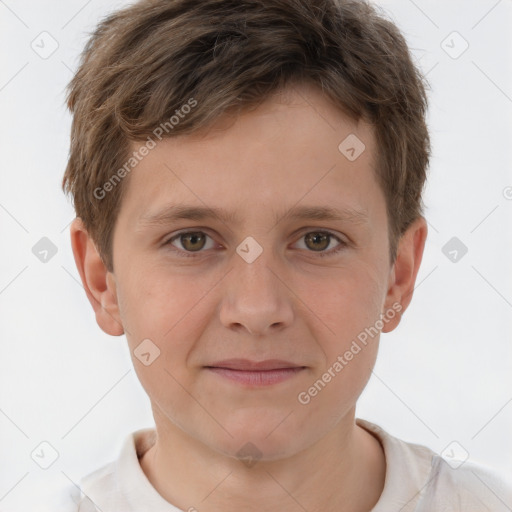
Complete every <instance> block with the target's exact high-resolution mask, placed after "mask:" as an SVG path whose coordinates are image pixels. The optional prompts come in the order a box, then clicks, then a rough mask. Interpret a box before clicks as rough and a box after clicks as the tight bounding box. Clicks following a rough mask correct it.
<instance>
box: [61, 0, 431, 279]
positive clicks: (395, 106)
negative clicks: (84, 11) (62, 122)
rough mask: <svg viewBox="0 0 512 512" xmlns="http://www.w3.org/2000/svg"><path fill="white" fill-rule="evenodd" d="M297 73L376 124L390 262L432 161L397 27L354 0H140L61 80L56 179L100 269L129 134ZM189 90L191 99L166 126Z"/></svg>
mask: <svg viewBox="0 0 512 512" xmlns="http://www.w3.org/2000/svg"><path fill="white" fill-rule="evenodd" d="M305 82H308V83H313V84H315V85H316V86H317V87H318V88H319V89H320V90H321V91H322V93H323V94H324V95H325V96H326V97H327V98H328V99H329V100H330V101H332V102H333V103H334V104H335V105H336V106H337V107H339V108H340V109H341V110H342V111H343V112H345V113H346V114H347V115H348V116H350V118H352V119H354V120H355V121H358V120H359V119H360V118H363V119H364V120H365V121H367V122H369V123H370V124H371V125H372V126H373V130H374V134H375V138H376V143H377V153H378V155H376V175H377V180H378V182H379V185H380V186H381V188H382V190H383V193H384V195H385V198H386V206H387V212H388V225H389V241H390V253H389V256H390V259H391V262H394V261H395V258H396V250H397V246H398V240H399V238H400V236H401V235H402V234H403V232H404V231H405V230H406V229H407V227H408V226H409V225H410V224H411V222H413V221H414V220H415V219H416V218H418V217H419V216H421V215H423V203H422V198H421V194H422V189H423V185H424V182H425V179H426V169H427V166H428V161H429V158H430V139H429V134H428V130H427V126H426V122H425V113H426V109H427V96H426V92H425V89H426V86H427V82H426V79H425V77H424V76H422V75H421V73H420V72H419V70H418V69H417V68H416V66H415V65H414V64H413V62H412V59H411V55H410V53H409V49H408V47H407V44H406V42H405V39H404V37H403V36H402V34H401V33H400V31H399V29H398V28H397V27H396V26H395V24H394V23H393V22H391V21H390V20H388V19H387V18H386V17H385V16H384V15H382V13H379V12H377V8H376V7H374V6H372V5H370V4H369V3H368V2H366V1H363V0H355V1H354V0H200V1H197V0H145V1H139V2H138V3H136V4H134V5H131V6H129V7H127V8H124V9H122V10H120V11H117V12H115V13H113V14H111V15H109V16H108V17H106V18H104V19H103V20H102V21H101V22H100V23H99V25H98V26H97V27H96V29H95V31H94V32H93V33H92V35H91V37H90V39H89V40H88V42H87V44H86V47H85V49H84V51H83V53H82V57H81V61H80V65H79V68H78V71H77V72H76V74H75V76H74V77H73V79H72V80H71V82H70V84H69V86H68V97H67V105H68V107H69V109H70V111H71V112H72V114H73V123H72V129H71V146H70V155H69V161H68V164H67V168H66V171H65V174H64V178H63V182H62V188H63V190H64V191H65V192H67V193H71V194H72V196H73V200H74V206H75V209H76V214H77V216H78V217H80V218H81V219H82V221H83V222H84V225H85V227H86V229H87V230H88V232H89V234H90V236H91V237H92V238H93V240H94V241H95V244H96V246H97V248H98V251H99V253H100V255H101V257H102V259H103V261H104V263H105V265H106V266H107V268H108V269H109V270H110V271H113V255H112V233H113V228H114V225H115V222H116V217H117V213H118V211H119V207H120V205H121V200H122V193H123V189H124V187H125V186H126V181H127V180H126V179H123V180H121V179H120V177H121V174H122V176H124V175H126V173H127V172H129V169H127V168H126V162H127V160H129V159H130V156H131V155H130V147H131V145H132V143H133V142H136V141H143V140H147V141H148V142H149V140H150V139H151V134H154V133H155V128H156V127H158V126H166V127H168V128H169V129H166V133H165V135H164V136H165V137H171V136H176V135H183V134H188V133H192V132H195V131H198V130H199V129H201V128H205V127H207V126H209V125H210V124H211V123H213V122H214V121H215V120H216V119H218V117H219V116H220V115H221V114H224V113H228V112H233V111H235V112H242V111H244V110H245V109H249V108H252V107H254V106H257V105H258V104H260V103H262V102H263V101H264V100H265V99H267V98H268V97H269V96H271V95H272V93H274V92H276V91H278V90H279V89H280V88H283V87H285V86H287V85H291V84H294V83H295V84H300V83H305ZM191 98H192V99H193V100H194V101H195V102H196V103H195V108H193V109H192V108H189V109H188V113H187V115H184V116H180V119H179V122H178V123H175V124H174V123H170V122H169V120H170V119H171V118H172V117H173V116H174V117H176V114H177V113H178V112H180V110H179V109H180V108H181V107H182V105H184V104H187V102H188V103H190V99H191ZM340 142H341V141H340ZM132 158H133V157H132ZM122 166H124V167H122ZM122 168H124V169H125V171H126V172H124V173H120V174H119V175H118V178H119V182H118V183H117V182H115V183H112V181H111V178H112V176H113V174H114V173H115V172H116V170H119V171H121V169H122ZM109 180H110V184H111V185H110V186H109V187H108V189H109V193H108V194H105V197H101V198H98V193H97V192H95V191H97V190H99V189H101V190H103V189H102V188H101V187H103V186H104V185H105V184H106V183H108V182H109Z"/></svg>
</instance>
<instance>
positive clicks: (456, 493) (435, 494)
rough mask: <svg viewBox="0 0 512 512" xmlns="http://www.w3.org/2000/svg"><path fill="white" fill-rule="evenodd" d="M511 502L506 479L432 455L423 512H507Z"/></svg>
mask: <svg viewBox="0 0 512 512" xmlns="http://www.w3.org/2000/svg"><path fill="white" fill-rule="evenodd" d="M511 499H512V482H511V481H510V478H506V477H505V476H504V475H501V474H499V473H498V472H496V471H495V470H493V469H491V468H488V467H486V466H484V465H481V464H477V463H475V462H472V461H466V462H463V463H462V462H461V465H460V466H458V465H456V464H449V463H448V462H446V461H445V460H444V459H443V458H442V457H441V456H439V455H437V454H434V455H433V456H432V470H431V472H430V475H429V480H428V482H427V485H426V487H425V489H424V491H423V492H422V501H421V503H422V505H423V508H424V509H425V510H430V509H432V510H440V511H443V510H447V511H448V510H457V511H458V510H460V511H468V512H469V511H472V510H474V511H485V510H490V511H491V510H492V511H493V512H500V511H510V508H509V505H511V504H512V501H511ZM423 508H422V509H420V510H423Z"/></svg>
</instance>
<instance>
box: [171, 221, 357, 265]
mask: <svg viewBox="0 0 512 512" xmlns="http://www.w3.org/2000/svg"><path fill="white" fill-rule="evenodd" d="M187 233H203V234H205V235H206V236H207V237H209V238H210V239H212V240H213V241H214V242H215V239H214V237H213V236H212V235H210V234H209V229H208V228H202V227H192V228H184V229H181V230H179V231H175V232H173V233H172V235H171V236H169V237H168V238H166V239H165V240H164V242H163V243H162V245H163V246H170V247H171V250H172V251H175V252H177V253H179V254H180V255H181V256H185V257H194V256H196V255H197V256H199V255H201V254H202V253H205V252H207V251H204V250H199V251H195V252H194V251H184V250H182V249H179V248H177V247H175V246H173V245H172V243H171V242H172V241H174V240H175V239H177V238H178V237H179V236H180V235H183V234H187ZM309 233H322V234H327V235H329V236H331V237H332V238H334V239H335V240H336V241H337V242H338V243H339V244H338V246H336V247H335V248H333V249H329V250H328V251H306V252H310V253H312V254H317V255H319V256H330V255H334V254H336V253H337V252H338V251H340V250H341V249H343V248H344V247H348V246H349V245H350V242H349V241H348V240H345V239H343V238H342V237H340V236H339V235H338V234H337V233H335V232H333V231H330V230H329V229H324V228H319V227H315V226H310V227H306V228H301V229H300V230H298V231H297V232H295V233H294V235H293V236H294V238H295V237H296V236H299V238H298V240H297V241H296V242H294V243H297V242H298V241H299V240H300V239H301V238H302V237H304V236H305V235H307V234H309ZM215 243H217V242H215ZM208 250H209V249H208ZM301 250H303V251H305V249H301ZM197 256H196V257H197Z"/></svg>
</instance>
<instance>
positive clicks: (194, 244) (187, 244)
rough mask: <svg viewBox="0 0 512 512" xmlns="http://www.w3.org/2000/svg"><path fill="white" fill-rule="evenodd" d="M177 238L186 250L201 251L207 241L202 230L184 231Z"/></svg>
mask: <svg viewBox="0 0 512 512" xmlns="http://www.w3.org/2000/svg"><path fill="white" fill-rule="evenodd" d="M177 238H179V240H180V242H181V245H182V246H183V248H184V249H185V250H186V251H192V252H195V251H200V250H201V249H202V248H203V247H204V246H205V243H206V235H205V234H204V233H202V232H201V231H194V232H190V233H182V234H180V235H178V237H177Z"/></svg>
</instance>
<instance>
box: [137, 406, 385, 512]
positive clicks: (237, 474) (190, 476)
mask: <svg viewBox="0 0 512 512" xmlns="http://www.w3.org/2000/svg"><path fill="white" fill-rule="evenodd" d="M154 413H156V414H155V422H156V427H157V438H156V442H155V444H154V445H153V446H152V447H151V448H150V449H149V450H148V451H147V452H146V453H145V454H144V456H143V457H142V458H141V460H140V464H141V467H142V470H143V471H144V473H145V474H146V476H147V478H148V480H149V481H150V482H151V484H152V485H153V487H154V488H155V489H156V490H157V491H158V493H159V494H160V495H161V496H162V497H163V498H164V499H166V500H167V501H168V502H170V503H172V504H173V505H175V506H177V507H178V508H180V509H182V510H186V511H188V510H191V511H193V510H194V509H196V510H198V511H200V512H214V511H221V510H235V509H237V508H239V509H240V510H254V511H271V510H286V511H287V510H290V511H295V510H297V511H303V510H307V511H308V512H316V511H323V512H326V511H331V510H332V511H335V510H336V511H337V510H351V511H353V512H369V511H370V510H371V509H372V508H373V506H374V505H375V504H376V503H377V501H378V499H379V496H380V495H381V493H382V489H383V487H384V479H385V458H384V452H383V450H382V447H381V445H380V443H379V441H378V440H377V439H376V438H375V437H374V436H373V435H371V434H370V433H369V432H367V431H366V430H364V429H362V428H361V427H359V426H357V425H356V424H355V421H354V410H352V411H351V414H350V415H349V417H347V418H343V420H342V421H340V422H339V424H338V425H337V427H336V428H335V429H333V430H332V431H331V432H330V433H329V434H328V435H327V436H325V437H324V438H323V439H321V440H320V441H319V442H317V443H316V444H314V445H312V446H310V447H309V448H307V449H305V450H303V451H301V452H299V453H296V454H294V455H293V456H291V457H287V458H284V459H278V460H259V461H257V462H255V463H254V464H253V465H250V464H248V465H244V464H243V463H241V461H240V460H238V459H236V458H232V457H227V456H225V455H223V454H221V453H218V452H216V451H214V450H211V449H210V448H209V447H207V446H205V445H204V444H202V443H200V442H199V441H197V440H195V439H193V438H191V437H190V436H188V435H187V434H185V433H184V432H183V431H182V430H181V429H179V428H178V427H177V426H175V425H172V424H170V425H169V422H168V421H167V424H166V423H164V422H163V418H162V415H161V413H160V414H159V413H158V412H157V411H154ZM158 420H160V421H158ZM163 425H165V427H163ZM159 426H160V428H159Z"/></svg>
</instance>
